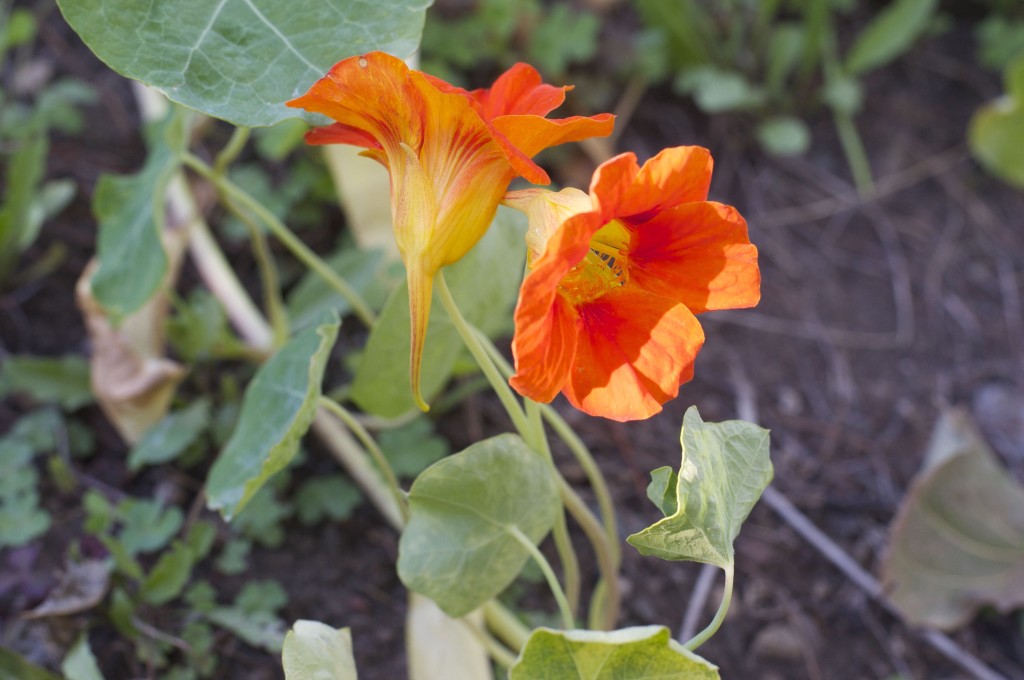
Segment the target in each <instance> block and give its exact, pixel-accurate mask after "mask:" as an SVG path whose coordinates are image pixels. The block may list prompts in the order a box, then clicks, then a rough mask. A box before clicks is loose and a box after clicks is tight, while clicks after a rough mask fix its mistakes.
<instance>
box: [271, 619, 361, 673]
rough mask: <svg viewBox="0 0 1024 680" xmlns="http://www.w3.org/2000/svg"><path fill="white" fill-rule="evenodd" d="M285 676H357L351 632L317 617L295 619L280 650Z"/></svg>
mask: <svg viewBox="0 0 1024 680" xmlns="http://www.w3.org/2000/svg"><path fill="white" fill-rule="evenodd" d="M281 663H282V664H283V665H284V677H285V680H356V677H357V676H356V662H355V659H354V658H353V656H352V632H351V631H350V630H349V629H348V628H338V629H334V628H331V627H330V626H327V625H324V624H322V623H320V622H318V621H296V622H295V625H293V626H292V629H291V630H289V631H288V635H286V636H285V638H284V649H283V650H282V654H281Z"/></svg>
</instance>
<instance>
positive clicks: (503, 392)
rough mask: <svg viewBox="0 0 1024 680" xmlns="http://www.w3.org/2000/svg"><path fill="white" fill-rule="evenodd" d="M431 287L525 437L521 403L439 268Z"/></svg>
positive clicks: (527, 428) (524, 417)
mask: <svg viewBox="0 0 1024 680" xmlns="http://www.w3.org/2000/svg"><path fill="white" fill-rule="evenodd" d="M434 290H436V291H437V293H438V297H440V298H441V304H442V305H443V306H444V309H445V311H446V312H448V317H449V318H450V319H451V321H452V324H454V326H455V330H456V331H458V333H459V337H461V338H462V342H463V343H464V344H465V345H466V348H467V349H468V350H469V353H470V354H472V355H473V359H475V360H476V363H477V364H478V365H479V366H480V370H481V371H483V373H484V376H485V377H486V378H487V380H488V382H490V383H491V389H493V390H494V393H495V394H497V395H498V399H500V400H501V405H502V406H504V407H505V411H506V412H507V413H508V417H509V418H511V419H512V424H513V425H514V426H515V428H516V430H517V431H518V432H519V433H520V434H522V435H523V436H524V438H525V437H526V436H527V433H528V432H529V431H530V424H529V422H528V421H527V419H526V414H525V413H524V412H523V408H522V406H520V405H519V401H518V400H517V399H516V396H515V394H513V393H512V388H511V387H509V386H508V383H506V382H505V380H504V379H503V378H502V377H501V373H500V372H499V371H498V369H497V367H496V366H495V365H494V362H492V361H491V360H490V357H488V356H487V350H486V349H484V347H483V345H481V344H480V341H479V340H478V338H477V334H476V333H475V332H474V329H473V327H472V326H470V325H469V322H467V321H466V319H465V317H463V316H462V312H461V311H459V307H458V305H457V304H455V298H453V297H452V292H451V291H450V290H449V289H448V284H447V283H446V282H445V280H444V271H441V270H439V271H438V272H437V274H436V275H435V278H434Z"/></svg>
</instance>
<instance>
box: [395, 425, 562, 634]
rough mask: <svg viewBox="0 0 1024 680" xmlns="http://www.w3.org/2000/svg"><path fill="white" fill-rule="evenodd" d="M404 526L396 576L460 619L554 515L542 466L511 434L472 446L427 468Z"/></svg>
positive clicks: (518, 563) (497, 586) (512, 571)
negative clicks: (523, 539)
mask: <svg viewBox="0 0 1024 680" xmlns="http://www.w3.org/2000/svg"><path fill="white" fill-rule="evenodd" d="M409 508H410V518H409V524H408V525H406V527H405V530H404V531H403V532H402V538H401V540H400V541H399V544H398V576H399V577H400V578H401V579H402V582H403V583H405V585H406V586H407V587H408V588H409V589H410V590H413V591H415V592H417V593H421V594H423V595H426V596H427V597H429V598H431V599H432V600H434V601H435V602H437V604H438V606H440V607H441V609H443V610H444V611H445V613H447V614H448V615H449V616H452V617H455V618H457V617H459V616H462V615H464V614H466V613H468V612H470V611H472V610H474V609H476V608H477V607H479V606H480V605H482V604H483V603H484V602H486V601H487V600H489V599H491V598H492V597H494V596H495V595H497V594H498V593H500V592H501V591H502V590H503V589H504V588H505V587H506V586H507V585H508V584H509V583H511V582H512V580H513V579H514V578H515V577H516V575H517V574H518V573H519V571H520V570H521V569H522V568H523V564H524V563H525V562H526V560H527V559H528V558H529V551H528V550H527V548H526V547H524V546H523V545H522V544H521V543H520V542H519V540H518V539H517V538H516V536H515V535H514V534H515V530H518V531H519V532H521V533H522V534H523V535H525V536H526V538H528V539H529V540H530V541H532V542H533V543H535V544H536V543H538V542H540V540H541V539H542V538H544V536H545V535H546V534H547V533H548V531H550V530H551V527H552V526H553V525H554V523H555V518H556V517H557V515H558V510H559V508H560V502H559V499H558V490H557V489H556V487H555V483H554V480H553V479H552V476H551V470H550V469H549V468H548V465H547V463H545V462H544V460H543V459H542V458H541V457H540V456H539V455H538V454H537V453H535V452H534V451H532V450H531V449H530V448H529V447H528V446H527V445H526V443H525V442H524V441H523V440H522V439H520V438H519V437H518V436H517V435H512V434H503V435H499V436H497V437H492V438H490V439H486V440H484V441H482V442H478V443H476V444H473V445H472V446H470V447H469V448H467V449H466V450H465V451H462V452H461V453H457V454H455V455H453V456H449V457H448V458H445V459H444V460H441V461H439V462H437V463H435V464H434V465H432V466H430V467H429V468H427V469H426V470H424V471H423V473H422V474H421V475H420V476H419V477H417V478H416V481H415V482H414V483H413V485H412V489H411V490H410V491H409Z"/></svg>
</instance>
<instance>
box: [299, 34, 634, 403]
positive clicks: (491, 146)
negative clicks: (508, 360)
mask: <svg viewBox="0 0 1024 680" xmlns="http://www.w3.org/2000/svg"><path fill="white" fill-rule="evenodd" d="M567 89H569V88H568V87H554V86H552V85H546V84H544V83H542V82H541V79H540V75H539V74H538V73H537V71H536V70H535V69H534V68H533V67H531V66H528V65H526V64H516V65H515V66H513V67H512V68H510V69H509V70H508V71H506V72H505V73H504V74H503V75H502V76H500V77H499V78H498V80H497V81H495V83H494V86H493V87H491V88H490V89H484V90H474V91H472V92H468V91H466V90H463V89H461V88H458V87H455V86H453V85H449V84H448V83H446V82H444V81H442V80H439V79H437V78H434V77H432V76H429V75H426V74H424V73H422V72H420V71H414V70H411V69H409V67H408V66H406V64H405V62H403V61H402V60H401V59H398V58H397V57H393V56H390V55H388V54H385V53H383V52H371V53H369V54H364V55H363V56H360V57H351V58H349V59H345V60H343V61H341V62H338V63H337V64H336V65H335V66H334V67H333V68H332V69H331V70H330V72H329V73H328V74H327V75H326V76H324V77H323V78H321V79H320V80H319V81H317V82H316V83H315V84H314V85H313V87H311V88H310V90H309V92H307V93H306V94H305V95H303V96H301V97H299V98H298V99H294V100H292V101H290V102H288V105H289V106H293V107H298V108H303V109H306V110H307V111H313V112H316V113H321V114H324V115H326V116H328V117H329V118H333V119H334V120H335V121H337V122H336V123H334V124H333V125H328V126H327V127H322V128H317V129H314V130H312V131H310V133H309V134H308V135H307V137H306V141H307V142H309V143H311V144H353V145H356V146H361V147H363V148H365V149H366V150H365V151H363V155H365V156H368V157H370V158H372V159H374V160H376V161H379V162H380V163H381V164H383V165H384V167H386V168H387V169H388V173H389V175H390V177H391V214H392V220H393V226H394V230H395V239H396V241H397V243H398V250H399V252H400V253H401V256H402V261H403V262H404V263H405V268H406V275H407V278H408V282H409V312H410V316H411V320H412V327H411V331H412V332H411V336H412V357H411V362H410V382H411V385H412V391H413V395H414V396H415V398H416V401H417V403H418V404H419V405H420V407H421V408H423V409H424V410H426V408H427V405H426V404H425V403H424V402H423V399H422V397H421V396H420V383H419V374H420V361H421V356H422V351H423V342H424V339H425V338H426V333H427V321H428V319H429V315H430V300H431V290H432V285H433V279H434V274H435V273H436V272H437V270H438V269H440V268H441V267H444V266H445V265H449V264H451V263H453V262H455V261H457V260H458V259H459V258H461V257H462V256H463V255H465V254H466V253H467V252H468V251H469V249H470V248H472V247H473V245H474V244H476V242H477V241H478V240H480V238H481V237H482V236H483V235H484V232H486V231H487V227H488V226H489V225H490V223H491V220H492V219H493V218H494V213H495V211H496V210H497V208H498V203H499V202H500V201H501V198H502V196H503V195H504V193H505V191H506V189H508V184H509V182H511V181H512V180H513V179H514V178H515V177H518V176H522V177H525V178H526V179H527V180H529V181H530V182H532V183H534V184H548V183H549V182H550V179H549V178H548V175H547V173H545V172H544V170H542V169H541V168H540V166H538V165H537V164H536V163H534V162H533V161H532V160H530V158H531V157H532V156H534V155H536V154H537V153H539V152H540V151H542V150H544V149H546V148H548V147H550V146H554V145H556V144H562V143H564V142H573V141H578V140H581V139H586V138H588V137H597V136H605V135H608V134H610V133H611V131H612V126H613V124H614V117H613V116H611V115H610V114H601V115H598V116H594V117H592V118H586V117H580V116H577V117H572V118H565V119H559V120H551V119H547V118H545V117H544V116H545V115H547V113H549V112H550V111H552V110H553V109H555V108H557V107H558V106H559V105H561V103H562V102H563V100H564V99H565V91H566V90H567Z"/></svg>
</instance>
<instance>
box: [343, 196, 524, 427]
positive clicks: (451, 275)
mask: <svg viewBox="0 0 1024 680" xmlns="http://www.w3.org/2000/svg"><path fill="white" fill-rule="evenodd" d="M525 228H526V225H525V218H524V216H523V215H522V213H520V212H517V211H515V210H511V209H509V208H505V207H500V208H499V209H498V214H497V216H496V217H495V220H494V224H492V225H491V228H490V229H489V230H488V231H487V233H486V234H485V235H484V237H483V238H482V239H481V240H480V242H479V243H477V244H476V246H475V247H474V248H473V249H472V250H471V251H470V252H469V253H468V254H467V255H466V256H465V257H463V258H462V259H461V260H459V261H458V262H456V263H455V264H453V265H451V266H450V267H447V268H446V269H445V270H444V271H445V281H446V282H447V283H448V287H449V288H450V289H451V292H452V296H453V297H454V298H455V301H456V302H457V303H458V305H459V309H460V310H461V311H462V314H463V315H464V316H465V317H466V320H467V321H469V322H470V323H471V324H473V325H474V326H476V327H477V328H479V329H480V330H481V331H483V332H484V333H486V334H487V335H489V336H492V337H493V336H494V335H496V334H499V333H502V332H504V331H505V330H506V329H507V327H508V323H509V320H510V318H511V315H510V313H509V310H510V309H511V308H512V305H513V304H514V303H515V300H516V298H517V296H518V293H519V283H520V281H521V280H522V275H523V267H524V261H525V253H524V249H523V247H522V239H523V234H524V233H525ZM408 296H409V293H408V288H407V286H406V285H405V284H403V285H401V286H399V288H398V289H397V290H396V291H395V292H394V293H393V294H392V295H391V297H390V298H389V299H388V301H387V303H386V304H385V305H384V309H383V311H382V312H381V314H380V318H379V319H378V320H377V323H376V325H374V328H373V331H372V332H371V333H370V339H369V340H368V341H367V343H366V349H365V351H364V352H363V356H362V359H361V361H360V363H359V366H358V368H357V370H356V377H355V380H354V381H353V383H352V392H351V397H352V400H353V401H355V403H356V404H358V405H359V407H360V408H361V409H363V410H364V411H366V412H368V413H372V414H374V415H378V416H381V417H384V418H394V417H397V416H400V415H402V414H403V413H406V412H408V411H412V410H414V409H416V404H415V402H414V401H413V398H412V393H411V390H410V387H409V365H408V360H407V357H408V356H409V297H408ZM435 297H436V296H435ZM462 351H463V347H462V341H461V340H460V339H459V336H458V332H457V331H456V330H455V327H454V326H453V325H452V323H451V320H450V319H449V318H448V315H447V314H446V313H445V311H444V308H443V307H442V305H441V303H440V301H437V300H435V302H434V304H433V305H432V307H431V311H430V326H429V328H428V330H427V341H426V347H425V349H424V352H423V370H422V373H421V380H422V386H423V397H424V398H425V399H427V400H428V401H429V400H431V399H433V398H434V397H435V396H437V394H438V393H439V392H440V391H441V389H442V388H443V387H444V385H445V383H446V382H447V381H448V379H449V378H450V377H451V375H452V371H453V370H454V368H455V364H456V362H457V361H458V358H459V356H460V355H461V353H462ZM397 357H404V358H403V359H402V360H396V358H397Z"/></svg>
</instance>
